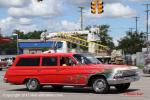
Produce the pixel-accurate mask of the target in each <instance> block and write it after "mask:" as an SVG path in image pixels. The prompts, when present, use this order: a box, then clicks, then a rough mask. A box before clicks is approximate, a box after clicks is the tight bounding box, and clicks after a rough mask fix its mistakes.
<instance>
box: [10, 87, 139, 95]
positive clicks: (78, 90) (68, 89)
mask: <svg viewBox="0 0 150 100" xmlns="http://www.w3.org/2000/svg"><path fill="white" fill-rule="evenodd" d="M139 90H140V89H128V90H126V91H124V92H118V91H117V90H116V89H114V88H111V89H110V91H109V92H108V93H107V94H122V93H127V92H136V91H139ZM7 91H16V92H21V91H24V92H28V90H27V89H26V88H22V89H12V90H7ZM38 92H58V93H93V94H94V91H93V90H92V89H91V88H78V87H76V88H73V87H64V88H63V89H61V90H55V89H53V88H51V87H43V88H42V89H41V90H40V91H38Z"/></svg>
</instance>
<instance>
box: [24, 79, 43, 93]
mask: <svg viewBox="0 0 150 100" xmlns="http://www.w3.org/2000/svg"><path fill="white" fill-rule="evenodd" d="M26 87H27V89H28V90H29V91H32V92H34V91H39V90H40V87H41V86H40V84H39V81H38V80H37V79H29V80H28V81H27V82H26Z"/></svg>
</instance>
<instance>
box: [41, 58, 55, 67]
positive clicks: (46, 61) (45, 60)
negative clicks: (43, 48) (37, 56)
mask: <svg viewBox="0 0 150 100" xmlns="http://www.w3.org/2000/svg"><path fill="white" fill-rule="evenodd" d="M42 66H57V57H45V58H43V61H42Z"/></svg>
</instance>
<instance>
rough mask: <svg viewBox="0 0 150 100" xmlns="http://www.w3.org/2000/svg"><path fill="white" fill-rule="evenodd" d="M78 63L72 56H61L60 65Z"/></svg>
mask: <svg viewBox="0 0 150 100" xmlns="http://www.w3.org/2000/svg"><path fill="white" fill-rule="evenodd" d="M75 65H76V63H75V62H74V61H73V59H72V58H70V57H61V58H60V66H75Z"/></svg>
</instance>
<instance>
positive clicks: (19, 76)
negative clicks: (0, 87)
mask: <svg viewBox="0 0 150 100" xmlns="http://www.w3.org/2000/svg"><path fill="white" fill-rule="evenodd" d="M139 79H140V77H139V74H138V68H137V67H134V66H126V65H104V64H101V62H100V61H99V60H97V59H96V58H95V57H94V56H92V55H90V54H76V53H47V54H23V55H18V56H17V57H16V59H15V61H14V63H13V65H12V66H11V67H10V68H9V69H8V70H7V72H6V74H5V76H4V81H5V82H6V83H12V84H16V85H21V84H25V85H26V87H27V89H28V90H29V91H38V90H39V89H40V88H41V87H42V86H44V85H51V86H52V87H53V88H55V89H61V88H63V86H82V87H92V88H93V90H94V91H95V92H96V93H107V92H108V91H109V89H110V86H115V88H116V89H117V90H119V91H124V90H127V89H128V88H129V86H130V83H131V82H134V81H138V80H139Z"/></svg>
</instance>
